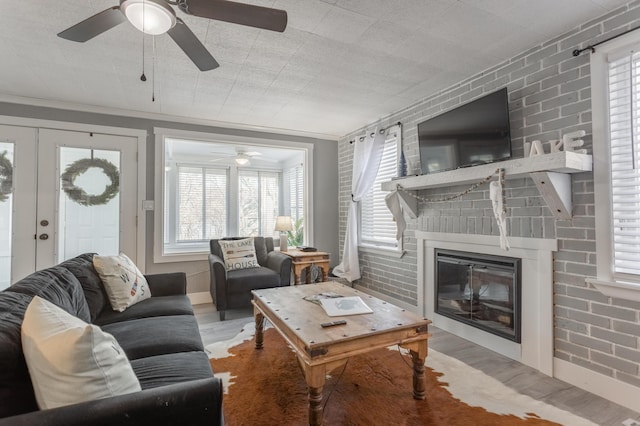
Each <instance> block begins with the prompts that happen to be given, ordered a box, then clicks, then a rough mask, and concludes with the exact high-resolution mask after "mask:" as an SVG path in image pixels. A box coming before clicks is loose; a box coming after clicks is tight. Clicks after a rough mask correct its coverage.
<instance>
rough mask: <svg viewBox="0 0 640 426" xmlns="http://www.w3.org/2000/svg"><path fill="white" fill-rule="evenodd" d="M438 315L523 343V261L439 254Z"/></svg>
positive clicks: (441, 252) (468, 254)
mask: <svg viewBox="0 0 640 426" xmlns="http://www.w3.org/2000/svg"><path fill="white" fill-rule="evenodd" d="M435 265H436V268H435V271H434V273H435V277H434V278H435V280H434V282H435V286H434V289H435V294H434V300H435V304H434V305H435V312H436V313H437V314H439V315H443V316H445V317H448V318H451V319H453V320H456V321H460V322H463V323H465V324H468V325H470V326H472V327H476V328H479V329H481V330H484V331H486V332H488V333H492V334H495V335H497V336H500V337H503V338H505V339H508V340H511V341H514V342H516V343H520V332H521V330H520V328H521V327H520V324H521V317H522V309H521V306H522V304H521V302H522V301H521V294H522V291H521V286H522V284H521V283H522V276H521V261H520V259H516V258H512V257H506V256H493V255H486V254H478V253H469V252H463V251H454V250H444V249H436V251H435Z"/></svg>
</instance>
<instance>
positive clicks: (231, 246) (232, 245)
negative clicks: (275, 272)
mask: <svg viewBox="0 0 640 426" xmlns="http://www.w3.org/2000/svg"><path fill="white" fill-rule="evenodd" d="M218 244H220V248H221V249H222V257H223V259H224V264H225V266H226V268H227V271H235V270H238V269H246V268H257V267H259V266H260V265H259V264H258V258H257V257H256V247H255V245H254V242H253V238H244V239H242V240H229V241H225V240H220V241H218Z"/></svg>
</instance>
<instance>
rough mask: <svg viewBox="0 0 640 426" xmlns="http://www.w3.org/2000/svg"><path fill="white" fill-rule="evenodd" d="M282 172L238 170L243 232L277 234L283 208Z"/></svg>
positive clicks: (241, 231)
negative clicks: (279, 217)
mask: <svg viewBox="0 0 640 426" xmlns="http://www.w3.org/2000/svg"><path fill="white" fill-rule="evenodd" d="M279 177H280V173H277V172H265V171H257V170H240V171H239V172H238V182H239V184H238V190H239V191H238V200H239V211H238V214H239V220H240V222H239V228H240V233H239V235H242V236H246V237H255V236H259V235H262V236H265V237H268V236H275V235H276V233H275V231H274V228H275V226H276V216H278V211H279V195H280V194H279V192H280V190H279V188H280V186H279V183H278V181H279Z"/></svg>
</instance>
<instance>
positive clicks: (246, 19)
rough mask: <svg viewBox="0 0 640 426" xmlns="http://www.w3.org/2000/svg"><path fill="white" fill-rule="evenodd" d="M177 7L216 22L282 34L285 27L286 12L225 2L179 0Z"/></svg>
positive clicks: (218, 0)
mask: <svg viewBox="0 0 640 426" xmlns="http://www.w3.org/2000/svg"><path fill="white" fill-rule="evenodd" d="M178 6H179V7H180V9H182V11H183V12H185V13H188V14H190V15H194V16H200V17H202V18H208V19H215V20H217V21H225V22H231V23H233V24H240V25H247V26H249V27H256V28H262V29H265V30H271V31H278V32H283V31H284V29H285V28H286V27H287V12H286V11H284V10H280V9H271V8H268V7H262V6H255V5H251V4H244V3H236V2H233V1H227V0H181V1H178Z"/></svg>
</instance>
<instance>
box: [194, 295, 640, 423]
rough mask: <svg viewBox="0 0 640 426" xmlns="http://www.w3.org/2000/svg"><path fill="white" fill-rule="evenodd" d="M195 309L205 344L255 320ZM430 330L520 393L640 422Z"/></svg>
mask: <svg viewBox="0 0 640 426" xmlns="http://www.w3.org/2000/svg"><path fill="white" fill-rule="evenodd" d="M194 310H195V312H196V318H197V320H198V324H199V326H200V334H201V335H202V340H203V342H204V344H205V345H208V344H210V343H214V342H219V341H224V340H227V339H230V338H231V337H233V336H235V335H236V334H238V333H239V332H240V330H242V328H243V326H244V325H245V324H247V323H249V322H252V321H253V317H252V310H251V309H244V310H230V311H227V320H226V321H222V322H221V321H220V320H219V318H218V313H217V312H216V310H215V306H214V305H212V304H203V305H196V306H194ZM429 331H430V332H431V333H432V335H433V336H432V337H431V339H429V347H430V348H433V349H435V350H437V351H438V352H441V353H444V354H446V355H449V356H451V357H454V358H457V359H459V360H460V361H463V362H465V363H466V364H468V365H470V366H472V367H474V368H476V369H478V370H481V371H483V372H484V373H485V374H487V375H489V376H491V377H493V378H495V379H497V380H499V381H500V382H502V383H504V384H505V385H507V386H509V387H510V388H512V389H514V390H516V391H517V392H519V393H521V394H524V395H528V396H530V397H532V398H535V399H538V400H540V401H544V402H546V403H548V404H551V405H554V406H556V407H558V408H561V409H563V410H566V411H569V412H572V413H574V414H576V415H578V416H580V417H584V418H586V419H589V420H591V421H592V422H594V423H597V424H599V425H604V426H621V425H622V424H623V423H622V422H623V421H625V420H627V419H634V420H635V421H636V422H638V424H640V413H638V412H634V411H631V410H629V409H627V408H624V407H621V406H619V405H617V404H614V403H612V402H610V401H607V400H606V399H603V398H600V397H598V396H596V395H593V394H591V393H589V392H585V391H583V390H582V389H579V388H576V387H575V386H571V385H569V384H567V383H565V382H563V381H560V380H557V379H553V378H550V377H548V376H545V375H544V374H542V373H539V372H538V371H536V370H534V369H532V368H530V367H527V366H526V365H523V364H521V363H519V362H516V361H513V360H511V359H509V358H506V357H504V356H502V355H499V354H497V353H495V352H493V351H490V350H488V349H486V348H483V347H481V346H478V345H476V344H474V343H471V342H469V341H467V340H464V339H461V338H459V337H457V336H454V335H452V334H450V333H447V332H446V331H443V330H440V329H438V328H436V327H430V328H429ZM571 426H574V425H571ZM575 426H579V425H575Z"/></svg>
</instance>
